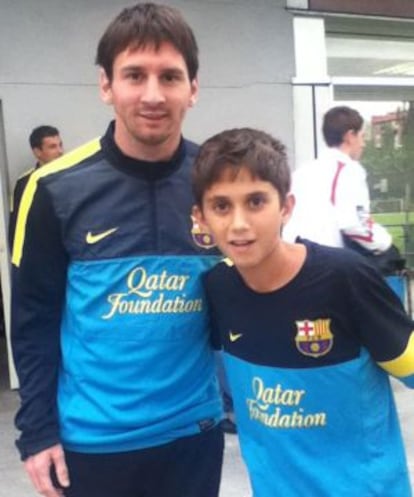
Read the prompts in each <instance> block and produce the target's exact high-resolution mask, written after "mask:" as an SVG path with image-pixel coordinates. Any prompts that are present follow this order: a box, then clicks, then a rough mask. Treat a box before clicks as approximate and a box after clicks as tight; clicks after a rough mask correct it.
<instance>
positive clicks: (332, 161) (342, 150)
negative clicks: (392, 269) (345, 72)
mask: <svg viewBox="0 0 414 497" xmlns="http://www.w3.org/2000/svg"><path fill="white" fill-rule="evenodd" d="M362 127H363V119H362V117H361V115H360V114H359V113H358V112H357V111H356V110H354V109H351V108H350V107H346V106H338V107H333V108H332V109H330V110H329V111H328V112H327V113H326V114H325V116H324V119H323V127H322V132H323V136H324V139H325V142H326V144H327V145H328V147H329V148H328V149H327V150H326V152H325V153H324V154H322V155H321V157H320V158H319V159H317V160H315V161H313V162H311V163H309V164H306V165H304V166H302V167H300V168H299V169H298V170H297V171H295V172H294V173H293V178H292V192H293V194H294V195H295V198H296V205H295V210H294V211H293V215H292V218H291V220H290V221H289V222H288V223H287V225H286V227H285V228H284V238H285V239H286V240H288V241H293V240H294V239H295V238H296V237H297V236H298V235H299V236H301V237H302V238H308V239H310V240H314V241H316V242H319V243H321V244H324V245H330V246H334V247H335V246H336V247H342V246H344V245H346V246H348V245H352V247H353V248H355V249H357V250H358V251H360V252H364V253H370V254H379V253H383V252H385V251H387V250H388V249H389V248H390V247H391V243H392V239H391V235H390V234H389V233H388V231H387V230H386V229H385V228H384V227H383V226H381V225H379V224H378V223H376V222H375V221H374V220H373V219H372V217H371V214H370V198H369V190H368V185H367V181H366V171H365V169H364V168H363V167H362V166H361V164H360V163H359V162H358V161H359V159H360V157H361V155H362V152H363V149H364V134H363V129H362Z"/></svg>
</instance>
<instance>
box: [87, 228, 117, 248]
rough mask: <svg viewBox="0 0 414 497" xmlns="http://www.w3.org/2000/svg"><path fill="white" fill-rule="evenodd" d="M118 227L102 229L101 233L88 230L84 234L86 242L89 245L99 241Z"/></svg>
mask: <svg viewBox="0 0 414 497" xmlns="http://www.w3.org/2000/svg"><path fill="white" fill-rule="evenodd" d="M117 230H118V228H111V229H110V230H106V231H102V233H96V234H93V233H91V232H90V231H88V233H87V234H86V243H89V245H93V244H94V243H97V242H100V241H101V240H103V239H104V238H106V237H107V236H109V235H112V233H115V231H117Z"/></svg>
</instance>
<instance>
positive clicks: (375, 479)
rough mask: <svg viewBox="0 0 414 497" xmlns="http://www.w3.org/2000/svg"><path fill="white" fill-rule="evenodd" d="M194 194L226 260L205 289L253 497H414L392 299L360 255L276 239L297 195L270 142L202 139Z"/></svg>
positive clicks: (411, 374)
mask: <svg viewBox="0 0 414 497" xmlns="http://www.w3.org/2000/svg"><path fill="white" fill-rule="evenodd" d="M193 189H194V196H195V199H196V207H195V208H194V211H193V214H194V216H195V218H196V219H197V221H198V223H199V225H200V226H201V227H203V229H204V230H205V231H208V232H209V233H210V234H211V236H212V237H213V239H214V240H215V241H216V243H217V245H218V247H219V248H220V250H221V251H222V252H223V253H224V254H225V255H226V256H227V257H228V259H225V260H224V261H223V262H221V263H219V264H217V265H216V266H215V267H214V268H212V269H211V270H210V271H209V272H208V273H207V275H206V277H205V285H206V289H207V297H208V301H209V304H210V309H211V319H212V321H213V323H214V328H213V329H214V332H213V342H214V343H215V344H216V345H220V344H221V346H222V347H223V349H224V360H225V366H226V370H227V375H228V379H229V382H230V387H231V391H232V394H233V400H234V406H235V413H236V419H237V428H238V433H239V437H240V443H241V449H242V454H243V457H244V459H245V462H246V465H247V468H248V471H249V475H250V480H251V483H252V488H253V494H254V495H255V496H257V497H275V496H279V495H280V496H283V497H298V496H302V495H304V496H305V495H306V496H318V497H331V496H333V495H334V496H335V497H349V496H350V495H361V496H362V495H364V496H368V495H377V496H387V497H410V496H411V490H410V482H409V477H408V468H407V461H406V456H405V450H404V446H403V440H402V437H401V431H400V426H399V421H398V414H397V410H396V406H395V402H394V398H393V393H392V390H391V386H390V381H389V376H388V375H392V376H395V377H396V378H398V379H399V380H401V381H402V382H403V383H405V384H406V385H407V386H408V387H410V388H414V332H413V330H414V322H413V321H412V320H411V319H410V318H409V317H408V316H407V314H406V313H405V311H404V309H403V307H402V304H401V302H400V301H399V299H398V298H397V296H396V295H395V294H394V292H393V291H392V290H391V289H390V288H389V287H388V285H387V284H386V283H385V281H384V279H383V278H382V277H381V275H380V274H379V273H378V271H376V270H375V268H374V267H373V266H372V265H371V264H369V263H368V262H367V260H366V258H364V257H363V256H361V255H360V254H357V253H356V252H354V251H351V250H345V249H340V248H334V247H326V246H323V245H319V244H317V243H314V242H311V241H308V240H301V241H300V243H293V244H291V243H288V242H286V241H284V240H283V239H282V238H281V231H282V229H283V226H284V225H285V224H286V222H287V221H288V219H289V217H290V215H291V213H292V209H293V207H294V197H293V195H291V194H290V193H289V191H290V171H289V167H288V162H287V156H286V151H285V147H284V145H283V144H282V143H281V142H280V141H278V140H276V139H275V138H273V137H272V136H270V135H269V134H267V133H264V132H262V131H258V130H254V129H249V128H243V129H233V130H227V131H223V132H222V133H219V134H217V135H215V136H214V137H212V138H210V139H209V140H207V141H206V142H205V143H204V144H203V145H202V146H201V148H200V151H199V155H198V157H197V159H196V162H195V167H194V170H193ZM316 221H317V220H315V223H316Z"/></svg>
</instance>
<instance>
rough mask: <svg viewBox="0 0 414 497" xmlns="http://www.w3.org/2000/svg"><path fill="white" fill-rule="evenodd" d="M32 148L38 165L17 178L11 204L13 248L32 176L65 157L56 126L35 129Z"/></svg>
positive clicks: (10, 238) (31, 137)
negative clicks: (19, 217)
mask: <svg viewBox="0 0 414 497" xmlns="http://www.w3.org/2000/svg"><path fill="white" fill-rule="evenodd" d="M29 143H30V148H31V149H32V152H33V155H34V156H35V158H36V164H35V166H34V167H32V168H30V169H29V170H28V171H26V172H25V173H23V174H22V175H21V176H19V178H17V181H16V184H15V185H14V189H13V193H12V197H11V202H10V216H9V246H10V248H11V247H12V244H13V238H14V231H15V227H16V217H17V211H18V209H19V205H20V201H21V198H22V195H23V191H24V189H25V187H26V185H27V182H28V180H29V177H30V175H31V174H32V172H33V171H35V170H36V169H38V168H39V167H41V166H44V165H45V164H48V163H49V162H51V161H52V160H55V159H57V158H58V157H61V156H62V155H63V143H62V138H61V137H60V133H59V130H58V129H57V128H55V127H54V126H50V125H42V126H38V127H36V128H34V129H33V131H32V132H31V133H30V136H29Z"/></svg>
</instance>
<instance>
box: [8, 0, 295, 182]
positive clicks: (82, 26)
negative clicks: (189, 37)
mask: <svg viewBox="0 0 414 497" xmlns="http://www.w3.org/2000/svg"><path fill="white" fill-rule="evenodd" d="M132 3H133V2H127V3H125V1H120V0H88V1H84V0H71V2H67V1H66V0H65V1H64V0H36V1H35V2H28V1H27V0H0V61H1V62H0V100H1V101H2V104H3V111H4V127H5V135H6V153H7V158H8V161H7V162H8V168H9V176H10V183H11V184H14V181H15V180H16V178H17V176H18V175H19V174H20V173H21V172H23V171H25V170H26V169H28V168H29V167H31V165H32V163H33V158H32V155H31V151H30V148H29V145H28V141H27V140H28V135H29V134H30V131H31V129H32V128H33V127H35V126H37V125H39V124H43V123H46V124H54V125H56V126H57V127H58V128H59V129H60V130H61V134H62V138H63V140H64V145H65V147H66V149H67V150H68V149H70V148H73V147H75V146H77V145H79V144H81V143H82V142H84V141H86V140H89V139H90V138H92V137H94V136H96V135H99V134H101V133H102V132H103V131H104V129H105V127H106V124H107V122H108V120H109V118H110V116H111V112H110V109H108V108H107V107H105V106H104V105H103V104H102V103H100V101H99V97H98V92H97V86H96V80H97V69H96V67H95V66H94V56H95V49H96V45H97V41H98V39H99V37H100V35H101V34H102V32H103V30H104V29H105V27H106V25H107V24H108V22H109V21H110V20H111V19H112V18H113V17H114V16H115V15H116V14H117V13H118V12H119V11H120V10H121V9H122V8H123V7H124V6H126V5H130V4H132ZM165 3H167V4H170V5H174V6H176V7H178V8H180V9H181V10H182V12H183V14H184V16H185V17H186V19H187V20H188V21H189V23H190V24H191V26H192V27H193V29H194V31H195V34H196V36H197V39H198V42H199V47H200V62H201V64H200V65H201V69H200V83H201V94H200V100H199V103H198V104H197V106H196V107H195V108H194V109H193V110H191V111H190V113H189V115H188V120H187V122H186V125H185V128H184V130H185V134H186V135H187V136H188V137H189V138H192V139H194V140H196V141H200V140H203V139H204V138H206V137H207V136H209V135H210V134H212V133H214V132H216V131H219V130H221V129H223V128H226V127H229V126H244V125H249V126H256V127H259V128H262V129H265V130H268V131H271V132H273V133H274V134H276V135H278V136H279V137H280V138H282V140H284V141H285V142H286V144H287V146H288V149H289V151H290V153H293V151H292V144H293V118H292V105H293V104H292V90H291V85H290V81H291V78H292V76H293V67H294V60H293V35H292V18H291V15H290V14H289V13H288V12H286V11H285V8H284V5H285V1H284V0H235V1H229V0H228V1H225V0H221V1H213V0H181V1H179V0H177V1H168V0H165Z"/></svg>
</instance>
